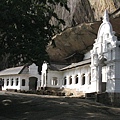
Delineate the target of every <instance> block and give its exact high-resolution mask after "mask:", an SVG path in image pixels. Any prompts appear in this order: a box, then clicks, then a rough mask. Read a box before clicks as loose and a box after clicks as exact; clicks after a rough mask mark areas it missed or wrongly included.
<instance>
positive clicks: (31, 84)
mask: <svg viewBox="0 0 120 120" xmlns="http://www.w3.org/2000/svg"><path fill="white" fill-rule="evenodd" d="M37 80H38V78H36V77H30V78H29V90H36V89H37Z"/></svg>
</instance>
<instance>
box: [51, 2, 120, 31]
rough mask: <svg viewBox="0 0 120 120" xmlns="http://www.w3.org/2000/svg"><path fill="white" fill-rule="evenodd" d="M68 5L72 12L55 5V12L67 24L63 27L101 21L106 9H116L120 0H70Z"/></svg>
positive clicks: (109, 10)
mask: <svg viewBox="0 0 120 120" xmlns="http://www.w3.org/2000/svg"><path fill="white" fill-rule="evenodd" d="M68 7H69V9H70V12H68V11H67V10H65V8H61V7H60V6H55V12H56V13H57V14H58V16H59V17H60V18H62V19H64V20H65V22H66V26H62V27H63V29H64V28H66V27H72V26H75V25H78V24H81V23H86V22H94V21H99V20H100V18H101V17H102V15H103V12H104V11H105V9H107V10H108V12H109V13H113V12H114V11H116V10H117V9H118V8H119V7H120V0H68ZM52 22H53V23H55V22H56V21H55V20H53V21H52Z"/></svg>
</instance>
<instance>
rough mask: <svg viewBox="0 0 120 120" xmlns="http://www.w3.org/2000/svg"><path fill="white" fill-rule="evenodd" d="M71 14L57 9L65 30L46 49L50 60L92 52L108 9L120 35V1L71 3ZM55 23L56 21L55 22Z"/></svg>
mask: <svg viewBox="0 0 120 120" xmlns="http://www.w3.org/2000/svg"><path fill="white" fill-rule="evenodd" d="M68 7H69V9H70V12H68V11H67V10H65V9H64V8H61V7H60V6H55V11H56V13H57V14H58V16H59V17H60V18H62V19H64V21H65V22H66V25H65V26H61V27H62V29H63V30H64V31H63V32H62V33H60V34H58V35H56V36H55V37H54V38H53V40H52V41H51V43H50V44H49V45H48V47H47V52H48V54H49V56H50V59H51V61H54V62H58V61H59V62H66V60H65V58H66V57H68V56H70V55H72V54H74V53H76V52H77V53H85V52H87V51H88V50H90V49H91V47H92V44H93V43H94V39H95V38H96V36H97V31H98V28H99V25H100V23H101V18H102V16H103V13H104V11H105V9H107V10H108V12H109V14H110V22H111V24H112V26H113V29H114V31H115V32H116V35H117V36H118V37H119V36H120V27H119V26H120V22H119V21H120V0H68ZM52 23H53V24H56V21H55V20H54V19H52Z"/></svg>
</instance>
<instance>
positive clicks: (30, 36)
mask: <svg viewBox="0 0 120 120" xmlns="http://www.w3.org/2000/svg"><path fill="white" fill-rule="evenodd" d="M57 4H60V5H61V6H62V7H66V9H68V8H67V2H66V0H1V1H0V23H1V24H0V55H1V58H0V59H1V60H2V59H3V57H5V56H6V55H7V56H9V57H8V59H7V61H8V64H9V65H11V66H13V65H17V64H18V65H19V64H21V63H26V62H35V63H36V64H39V65H40V64H41V63H42V62H43V61H44V60H46V59H47V58H48V56H47V53H46V51H45V49H46V45H47V44H48V42H49V40H51V38H52V36H53V35H54V34H55V31H58V30H59V27H58V26H59V24H61V23H62V24H65V23H64V21H63V20H61V19H59V18H58V16H57V15H56V13H55V12H54V9H53V8H52V5H57ZM52 17H54V18H56V19H57V20H58V25H57V26H54V25H51V24H50V20H51V18H52Z"/></svg>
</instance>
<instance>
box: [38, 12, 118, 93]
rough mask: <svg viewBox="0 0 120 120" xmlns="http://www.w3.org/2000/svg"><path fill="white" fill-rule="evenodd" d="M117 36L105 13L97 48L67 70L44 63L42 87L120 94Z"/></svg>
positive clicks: (94, 46) (96, 40)
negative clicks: (51, 67)
mask: <svg viewBox="0 0 120 120" xmlns="http://www.w3.org/2000/svg"><path fill="white" fill-rule="evenodd" d="M114 34H115V32H114V31H113V28H112V25H111V23H110V22H109V16H108V13H107V11H105V13H104V17H103V22H102V24H101V25H100V27H99V30H98V35H97V38H96V39H95V43H94V44H93V49H92V50H91V51H90V52H88V53H86V54H85V57H84V59H83V61H81V62H78V63H72V64H71V65H69V66H66V67H63V68H59V67H57V66H55V65H53V64H51V65H48V64H47V63H43V66H42V74H41V86H40V87H42V88H45V87H46V88H64V89H66V90H69V91H71V90H72V91H73V93H74V91H78V92H81V93H94V92H96V93H102V92H108V93H120V74H119V71H120V41H118V40H117V37H116V36H115V35H114ZM50 66H54V67H53V68H54V69H50Z"/></svg>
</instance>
